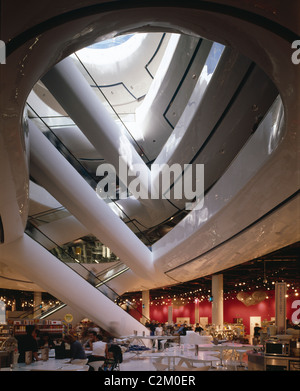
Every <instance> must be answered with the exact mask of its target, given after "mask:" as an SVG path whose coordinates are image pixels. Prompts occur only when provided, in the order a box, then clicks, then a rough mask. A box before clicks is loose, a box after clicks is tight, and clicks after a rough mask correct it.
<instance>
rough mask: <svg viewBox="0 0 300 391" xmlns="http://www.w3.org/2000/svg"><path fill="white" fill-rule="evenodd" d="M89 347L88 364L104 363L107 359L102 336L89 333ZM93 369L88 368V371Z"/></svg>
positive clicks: (105, 346) (93, 332) (92, 332)
mask: <svg viewBox="0 0 300 391" xmlns="http://www.w3.org/2000/svg"><path fill="white" fill-rule="evenodd" d="M90 347H91V350H92V354H91V355H90V356H89V357H88V364H89V363H90V362H94V361H105V360H106V359H107V358H108V347H107V343H106V342H103V337H102V335H99V334H97V333H96V332H95V331H91V332H90ZM93 370H94V368H93V367H91V366H90V371H93Z"/></svg>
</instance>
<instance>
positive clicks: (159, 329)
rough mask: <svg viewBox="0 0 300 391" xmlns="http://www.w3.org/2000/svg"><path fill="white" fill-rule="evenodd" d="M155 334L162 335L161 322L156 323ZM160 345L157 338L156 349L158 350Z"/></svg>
mask: <svg viewBox="0 0 300 391" xmlns="http://www.w3.org/2000/svg"><path fill="white" fill-rule="evenodd" d="M155 335H156V336H158V337H160V336H162V335H163V328H162V326H161V323H158V325H157V327H156V329H155ZM160 346H161V344H160V340H159V339H157V349H158V350H160Z"/></svg>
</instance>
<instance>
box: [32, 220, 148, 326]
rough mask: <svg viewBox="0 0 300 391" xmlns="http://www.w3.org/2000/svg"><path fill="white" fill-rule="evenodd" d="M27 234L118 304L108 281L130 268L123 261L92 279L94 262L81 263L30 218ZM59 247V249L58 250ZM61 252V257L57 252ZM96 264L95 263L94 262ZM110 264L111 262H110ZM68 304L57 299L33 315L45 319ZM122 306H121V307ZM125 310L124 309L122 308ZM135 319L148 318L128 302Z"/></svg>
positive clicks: (144, 319) (129, 310) (38, 307)
mask: <svg viewBox="0 0 300 391" xmlns="http://www.w3.org/2000/svg"><path fill="white" fill-rule="evenodd" d="M25 234H26V235H27V236H29V237H30V238H31V239H33V240H34V241H35V242H37V243H39V244H40V245H41V246H42V247H43V248H44V249H46V250H47V251H49V252H50V253H51V254H52V255H54V256H55V257H56V259H59V260H60V261H61V262H63V263H64V264H65V265H67V266H68V267H69V268H71V269H72V270H73V271H74V272H76V274H78V275H80V276H81V277H82V278H83V279H84V280H85V281H87V282H90V284H92V285H93V287H94V288H95V289H97V290H98V291H100V292H101V293H102V294H103V295H105V296H106V297H107V298H109V299H110V300H111V301H112V304H113V305H114V306H117V304H115V303H114V301H116V300H117V299H118V298H119V297H120V296H119V295H118V294H117V293H116V292H115V291H114V290H113V289H111V288H110V287H109V286H108V285H107V282H108V281H111V280H112V279H114V278H116V277H117V276H119V275H121V274H123V273H125V272H127V271H128V270H129V268H128V267H127V266H126V265H124V264H123V263H122V262H120V261H119V262H112V266H108V267H106V268H104V269H102V270H101V271H100V272H99V273H96V274H94V275H93V278H92V279H91V270H92V267H93V264H84V263H80V262H79V261H78V259H76V258H75V257H74V256H72V254H70V253H68V252H67V251H66V250H65V249H64V248H63V247H62V246H59V245H57V244H56V243H55V242H53V241H52V240H51V239H50V238H49V237H47V236H46V235H45V234H44V233H43V232H42V231H41V230H40V229H39V228H38V227H36V226H35V225H34V224H32V222H30V220H29V221H28V223H27V226H26V230H25ZM57 249H59V251H57ZM58 253H59V254H60V257H58V256H57V254H58ZM94 265H95V264H94ZM108 265H109V263H108ZM66 305H67V304H65V303H64V302H63V301H60V300H58V301H56V303H54V305H53V306H50V307H49V308H47V309H46V308H43V307H42V308H41V306H36V308H33V309H32V310H31V316H32V317H33V318H35V319H45V318H47V317H48V316H50V315H53V313H55V312H56V311H58V310H60V309H62V308H64V307H65V306H66ZM119 308H121V307H119ZM122 310H123V309H122ZM123 311H124V312H127V313H129V312H130V315H131V316H132V317H134V318H135V319H138V320H139V321H140V320H141V321H142V323H145V322H146V321H148V320H149V319H147V318H146V317H145V316H144V315H143V314H141V313H140V312H139V311H138V310H137V309H136V308H134V306H133V305H132V304H131V303H129V302H127V306H126V311H125V310H123Z"/></svg>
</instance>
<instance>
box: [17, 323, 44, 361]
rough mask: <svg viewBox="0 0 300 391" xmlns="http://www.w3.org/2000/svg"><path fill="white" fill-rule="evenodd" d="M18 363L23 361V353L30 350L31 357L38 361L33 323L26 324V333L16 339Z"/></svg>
mask: <svg viewBox="0 0 300 391" xmlns="http://www.w3.org/2000/svg"><path fill="white" fill-rule="evenodd" d="M18 351H19V354H20V355H19V359H18V362H19V363H24V362H25V353H26V352H32V359H33V360H35V361H38V360H39V358H38V344H37V340H36V327H35V326H34V325H28V326H26V335H23V336H21V337H20V338H19V339H18Z"/></svg>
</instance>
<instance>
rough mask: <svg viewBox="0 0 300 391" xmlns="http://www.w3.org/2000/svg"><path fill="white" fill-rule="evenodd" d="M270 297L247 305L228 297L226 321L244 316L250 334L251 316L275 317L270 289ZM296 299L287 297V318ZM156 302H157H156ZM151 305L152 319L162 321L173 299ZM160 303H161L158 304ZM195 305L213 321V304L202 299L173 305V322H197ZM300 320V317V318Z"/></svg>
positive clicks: (225, 303) (138, 308)
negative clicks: (186, 318) (184, 320)
mask: <svg viewBox="0 0 300 391" xmlns="http://www.w3.org/2000/svg"><path fill="white" fill-rule="evenodd" d="M268 296H269V297H270V298H269V299H265V300H264V301H262V302H260V303H258V304H256V305H252V306H249V307H247V306H245V304H243V303H242V302H241V301H239V300H238V299H236V298H235V297H234V298H233V299H227V300H224V323H233V319H234V318H242V319H243V324H244V326H245V333H246V334H249V332H250V316H260V317H261V320H262V321H264V320H268V321H269V320H271V318H272V317H275V292H274V291H268ZM295 300H299V299H298V298H297V297H288V298H287V319H290V320H291V317H292V313H293V312H294V311H295V309H293V308H292V303H293V302H294V301H295ZM155 303H156V304H155ZM155 303H153V304H152V305H150V319H151V320H156V321H158V322H161V323H165V322H167V321H168V306H170V305H171V301H169V302H168V303H167V304H162V301H161V302H159V301H156V302H155ZM157 303H159V304H157ZM195 306H198V307H199V317H208V322H209V323H211V321H212V319H211V316H212V304H211V303H210V302H209V301H208V300H205V301H202V302H200V303H197V304H195V303H194V302H190V303H189V304H185V305H181V306H177V305H176V306H174V307H173V322H176V318H177V317H190V322H191V324H194V323H195ZM137 310H138V311H139V313H142V304H141V302H139V303H138V305H137ZM131 314H132V316H134V317H135V318H136V319H138V320H140V315H139V314H138V312H137V311H135V313H133V312H131ZM299 320H300V319H299Z"/></svg>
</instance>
